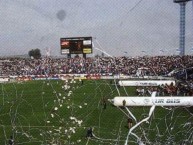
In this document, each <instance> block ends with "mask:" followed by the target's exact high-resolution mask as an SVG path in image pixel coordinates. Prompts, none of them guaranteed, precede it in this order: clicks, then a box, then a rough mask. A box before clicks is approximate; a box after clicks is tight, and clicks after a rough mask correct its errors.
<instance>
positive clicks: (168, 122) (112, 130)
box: [0, 80, 193, 145]
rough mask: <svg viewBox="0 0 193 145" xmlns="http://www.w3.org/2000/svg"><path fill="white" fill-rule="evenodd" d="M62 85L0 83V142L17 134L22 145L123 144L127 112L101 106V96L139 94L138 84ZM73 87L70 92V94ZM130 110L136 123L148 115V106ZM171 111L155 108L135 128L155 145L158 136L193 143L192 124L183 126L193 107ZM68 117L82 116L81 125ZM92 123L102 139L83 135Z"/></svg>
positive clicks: (163, 140) (97, 82) (164, 141)
mask: <svg viewBox="0 0 193 145" xmlns="http://www.w3.org/2000/svg"><path fill="white" fill-rule="evenodd" d="M64 84H65V82H64V81H56V80H55V81H30V82H23V83H8V84H0V86H1V88H0V144H7V141H8V139H9V136H10V135H13V136H14V139H15V142H16V143H17V144H22V145H48V144H54V143H55V144H57V145H60V144H61V145H64V144H66V145H69V144H74V145H85V144H87V145H109V144H113V145H114V144H116V143H117V145H123V144H124V142H125V139H126V136H127V133H128V131H129V130H128V128H127V117H126V115H125V114H124V113H123V111H124V112H126V110H125V109H121V108H117V107H115V106H113V105H112V104H111V103H109V102H107V108H106V109H103V105H102V100H103V99H104V98H105V99H112V98H114V97H115V96H117V95H119V93H120V95H127V94H128V95H135V88H132V87H130V88H128V87H126V88H122V87H120V88H119V87H118V88H117V87H116V86H115V84H114V82H113V83H110V81H109V80H87V81H84V84H83V85H82V84H81V82H79V81H77V82H76V83H69V85H70V89H69V90H64V88H63V87H62V86H64ZM117 89H118V90H117ZM69 91H72V94H71V95H70V96H68V94H69ZM64 97H65V99H64ZM55 107H57V108H58V110H55V109H54V108H55ZM129 109H130V111H131V112H132V113H133V114H134V115H135V117H136V118H137V120H138V121H140V120H142V119H144V118H145V117H146V116H147V115H148V113H149V107H130V108H129ZM170 109H171V110H167V109H164V108H161V107H156V109H155V112H154V114H153V116H152V117H151V118H150V120H149V123H142V124H141V125H140V126H139V127H138V128H137V129H136V130H134V131H133V132H134V133H135V134H136V135H138V136H139V137H141V138H142V140H143V141H145V143H146V144H152V145H153V144H156V143H155V142H156V140H157V141H159V142H160V144H167V141H168V140H170V144H180V142H181V141H182V140H186V139H188V140H189V141H190V140H191V139H192V134H191V133H192V129H191V128H192V125H190V126H188V125H187V126H183V125H184V124H185V123H187V122H192V121H193V120H192V115H191V114H190V112H189V110H188V109H187V108H170ZM52 115H54V117H52ZM70 117H75V118H76V119H77V120H79V121H81V120H82V123H81V125H79V124H78V122H77V120H74V119H70ZM134 124H135V123H134ZM73 127H74V130H75V133H73V132H72V128H73ZM88 127H93V128H94V131H93V132H94V134H95V135H96V136H97V137H98V138H99V139H97V138H91V139H89V140H88V139H86V138H85V135H86V130H87V128H88ZM70 128H71V129H70ZM66 131H67V132H66ZM159 134H160V136H158V135H159ZM171 138H172V139H171ZM147 139H148V140H147ZM79 140H81V142H79ZM172 141H173V142H174V143H172ZM132 144H136V138H135V137H134V136H132V135H131V136H130V137H129V145H132ZM168 144H169V143H168Z"/></svg>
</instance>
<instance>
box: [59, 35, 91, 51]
mask: <svg viewBox="0 0 193 145" xmlns="http://www.w3.org/2000/svg"><path fill="white" fill-rule="evenodd" d="M60 46H61V54H91V53H92V37H69V38H60Z"/></svg>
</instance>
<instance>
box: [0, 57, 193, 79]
mask: <svg viewBox="0 0 193 145" xmlns="http://www.w3.org/2000/svg"><path fill="white" fill-rule="evenodd" d="M190 67H193V56H188V55H187V56H154V57H147V56H144V57H132V58H131V57H97V58H96V57H93V58H86V59H85V58H81V57H75V58H51V57H49V58H41V59H30V58H0V75H44V74H47V75H53V74H97V73H98V74H113V75H115V74H125V75H136V74H137V71H138V69H139V68H146V71H145V74H144V75H149V76H151V75H152V76H155V75H157V76H160V75H161V76H163V75H167V74H169V73H170V72H171V71H173V70H176V69H183V68H190Z"/></svg>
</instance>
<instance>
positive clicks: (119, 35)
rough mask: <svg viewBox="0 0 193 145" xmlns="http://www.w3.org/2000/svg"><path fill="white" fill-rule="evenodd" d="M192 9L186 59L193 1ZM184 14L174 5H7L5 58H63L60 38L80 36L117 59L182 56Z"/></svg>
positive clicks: (0, 5)
mask: <svg viewBox="0 0 193 145" xmlns="http://www.w3.org/2000/svg"><path fill="white" fill-rule="evenodd" d="M136 4H137V6H136ZM186 8H187V9H186V54H193V51H191V48H192V46H193V12H192V2H188V3H187V5H186ZM60 10H64V11H65V17H64V19H63V20H59V19H58V18H57V16H56V14H57V12H58V11H60ZM179 10H180V7H179V5H178V4H174V3H173V0H132V1H131V0H109V1H107V0H95V1H94V0H57V1H54V0H1V1H0V20H1V21H0V30H1V31H0V49H1V53H0V56H5V55H8V56H9V55H23V54H27V53H28V51H29V50H31V49H34V48H39V49H40V50H41V52H42V54H45V50H46V48H50V49H51V55H53V56H60V43H59V42H60V38H61V37H77V36H92V37H93V38H94V40H93V43H94V45H95V46H96V47H97V48H100V49H102V50H104V51H105V52H107V53H108V54H110V55H113V56H121V55H129V56H139V55H147V54H148V55H163V54H167V55H168V54H178V53H177V51H176V49H177V48H178V46H179ZM160 50H163V51H164V52H163V51H160ZM93 51H94V55H95V54H97V53H98V54H100V53H101V52H99V51H97V50H96V49H94V50H93ZM124 52H127V54H126V53H124Z"/></svg>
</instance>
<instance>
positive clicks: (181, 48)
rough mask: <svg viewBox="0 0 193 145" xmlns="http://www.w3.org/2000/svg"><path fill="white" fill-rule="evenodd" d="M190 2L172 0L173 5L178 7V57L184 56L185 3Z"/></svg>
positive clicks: (186, 0)
mask: <svg viewBox="0 0 193 145" xmlns="http://www.w3.org/2000/svg"><path fill="white" fill-rule="evenodd" d="M188 1H190V0H174V3H178V4H179V5H180V38H179V51H180V55H181V56H183V55H185V32H186V29H185V26H186V3H187V2H188Z"/></svg>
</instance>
